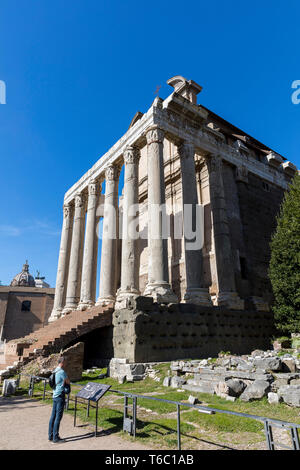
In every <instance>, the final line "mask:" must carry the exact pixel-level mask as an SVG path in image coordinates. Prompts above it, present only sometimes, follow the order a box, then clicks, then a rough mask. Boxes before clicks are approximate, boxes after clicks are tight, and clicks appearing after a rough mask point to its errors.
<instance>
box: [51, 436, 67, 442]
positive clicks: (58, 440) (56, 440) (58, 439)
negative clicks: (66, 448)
mask: <svg viewBox="0 0 300 470" xmlns="http://www.w3.org/2000/svg"><path fill="white" fill-rule="evenodd" d="M62 442H66V440H65V439H61V438H60V437H58V438H57V439H55V440H53V441H52V444H61V443H62Z"/></svg>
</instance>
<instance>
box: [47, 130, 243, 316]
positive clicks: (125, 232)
mask: <svg viewBox="0 0 300 470" xmlns="http://www.w3.org/2000/svg"><path fill="white" fill-rule="evenodd" d="M145 137H146V140H147V174H148V258H149V273H148V283H147V285H146V289H145V291H144V293H143V295H145V296H151V297H153V299H154V301H156V302H160V303H174V302H178V299H177V297H176V295H175V294H174V292H173V291H172V289H171V286H170V284H169V269H168V248H167V239H164V238H163V237H161V236H157V235H159V234H161V232H162V218H161V215H160V214H159V212H158V211H157V210H153V208H154V207H155V206H160V207H165V206H164V204H165V178H164V159H163V141H164V131H163V130H162V129H160V128H159V127H157V126H153V127H150V128H148V129H147V130H146V132H145ZM178 152H179V156H180V161H181V180H182V203H183V207H184V204H190V205H192V210H193V223H195V217H196V206H197V205H198V198H197V183H196V171H195V162H194V154H195V149H194V146H193V144H192V143H191V142H188V141H184V142H182V144H181V145H179V146H178ZM139 156H140V155H139V149H138V148H136V147H134V146H130V147H127V148H126V149H125V151H124V155H123V157H124V167H125V173H124V190H123V193H124V198H123V219H122V259H121V285H120V288H119V290H118V292H116V289H117V280H116V272H117V271H118V270H117V244H118V241H117V234H118V230H119V228H118V217H117V216H116V215H117V211H118V180H119V173H120V170H119V168H118V167H117V166H114V165H110V166H109V167H108V168H107V169H106V171H105V180H106V184H105V202H104V220H103V236H102V255H101V271H100V285H99V298H98V299H97V302H96V305H97V304H98V305H103V304H104V305H105V304H108V303H111V302H115V301H116V307H117V308H121V307H123V306H126V305H127V302H128V300H130V298H132V297H136V296H138V295H140V291H139V265H138V259H139V258H138V245H137V243H138V239H137V237H134V236H132V235H133V233H130V230H129V228H130V227H131V230H132V227H135V230H137V231H138V222H137V221H138V213H137V212H134V211H133V208H134V207H138V203H139V195H138V187H139V184H138V165H139ZM219 160H220V159H219ZM213 161H214V160H213V159H211V160H210V162H213ZM210 164H211V163H210ZM211 175H212V176H211V178H212V188H213V191H214V190H215V191H216V192H215V193H214V192H212V194H211V204H212V212H213V214H214V215H213V217H214V227H215V236H216V256H217V260H218V263H219V266H220V268H221V276H220V287H221V289H223V288H224V289H225V291H226V292H227V293H228V292H234V290H235V289H234V279H233V277H232V276H234V275H233V271H232V276H230V275H228V272H224V269H223V267H224V266H225V265H227V267H228V264H227V261H228V260H227V259H226V256H227V255H228V253H229V251H230V250H229V248H230V247H229V245H228V244H230V239H229V233H228V231H226V230H225V231H224V227H225V225H226V223H225V222H224V217H225V212H226V211H225V207H224V200H222V198H223V199H224V189H223V186H222V181H221V178H222V177H221V171H216V170H215V169H214V167H213V166H211ZM220 192H221V195H220ZM100 193H101V183H100V182H99V181H91V182H90V184H89V186H88V201H87V210H86V227H85V237H84V225H85V206H86V204H85V201H84V197H83V196H82V195H81V194H80V195H77V196H76V198H75V212H74V214H73V208H72V207H71V205H67V206H64V221H63V228H62V237H61V245H60V254H59V262H58V271H57V283H56V294H55V301H54V308H53V312H52V314H51V317H50V320H49V321H53V320H55V319H57V318H59V317H60V316H61V315H64V314H67V313H68V312H70V311H71V310H74V309H76V308H78V309H79V310H85V309H87V308H89V307H91V306H92V305H94V295H93V294H94V290H95V289H94V288H93V282H95V279H94V278H95V261H96V260H95V258H96V253H97V250H96V246H97V243H98V241H97V235H96V218H97V217H96V211H97V205H98V202H99V195H100ZM222 194H223V195H222ZM224 224H225V225H224ZM83 240H84V247H83ZM184 242H185V247H186V248H187V244H188V243H189V242H190V240H187V238H186V236H185V234H184ZM219 266H218V268H219ZM81 267H82V269H81ZM185 268H186V294H185V297H184V301H185V302H193V303H197V304H200V305H211V304H212V303H211V300H210V296H209V292H208V288H207V287H205V286H204V280H203V278H204V276H203V260H202V249H201V248H199V249H198V250H188V249H185ZM222 269H223V270H222ZM224 289H223V290H224Z"/></svg>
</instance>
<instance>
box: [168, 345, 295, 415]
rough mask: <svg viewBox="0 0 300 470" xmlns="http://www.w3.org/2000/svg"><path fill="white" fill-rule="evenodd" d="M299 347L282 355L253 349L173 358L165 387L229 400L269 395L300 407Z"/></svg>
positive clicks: (272, 398)
mask: <svg viewBox="0 0 300 470" xmlns="http://www.w3.org/2000/svg"><path fill="white" fill-rule="evenodd" d="M299 359H300V358H299V351H297V350H296V351H291V353H286V354H282V353H281V354H280V355H278V351H277V350H273V351H261V350H255V351H252V353H251V354H250V355H243V356H234V355H229V354H228V355H225V354H224V355H222V354H219V357H218V358H216V359H211V358H208V359H202V360H193V361H173V362H171V366H170V370H171V373H172V374H173V376H172V377H170V376H168V377H165V379H164V381H163V385H164V386H165V387H172V388H177V387H179V388H181V389H182V390H188V391H191V392H198V393H208V394H212V395H213V394H216V395H217V396H220V397H222V398H225V399H226V400H229V401H235V400H236V399H237V398H240V399H241V400H243V401H252V400H260V399H261V398H263V397H267V398H268V402H269V403H271V404H275V403H280V402H284V403H286V404H288V405H290V406H296V407H300V360H299Z"/></svg>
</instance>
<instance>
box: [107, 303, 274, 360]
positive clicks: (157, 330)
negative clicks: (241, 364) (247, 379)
mask: <svg viewBox="0 0 300 470" xmlns="http://www.w3.org/2000/svg"><path fill="white" fill-rule="evenodd" d="M151 301H152V299H151V298H145V297H139V298H138V299H137V301H136V303H134V305H133V306H132V307H133V308H128V309H122V310H119V311H115V312H114V314H113V326H114V331H113V346H114V357H120V358H122V357H123V358H127V359H128V360H129V362H151V361H170V360H174V359H175V358H176V359H184V358H203V357H208V356H212V357H213V356H216V355H217V354H218V353H219V352H220V351H230V352H232V353H235V354H247V353H249V352H251V351H252V350H253V349H255V348H260V349H268V347H270V337H271V336H272V335H273V334H274V327H273V317H272V314H271V313H269V312H257V311H239V310H226V309H224V308H220V307H200V306H196V305H192V304H176V305H171V306H170V307H167V306H160V307H159V306H158V305H157V304H153V303H152V302H151Z"/></svg>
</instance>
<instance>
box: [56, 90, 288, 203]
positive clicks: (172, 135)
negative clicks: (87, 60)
mask: <svg viewBox="0 0 300 470" xmlns="http://www.w3.org/2000/svg"><path fill="white" fill-rule="evenodd" d="M157 105H158V106H157ZM178 113H183V114H184V117H182V116H181V115H180V114H178ZM206 117H207V112H206V111H205V110H204V109H202V108H201V106H198V105H193V104H192V103H190V102H188V101H187V100H186V99H185V98H183V97H181V96H179V95H177V94H176V93H175V92H174V93H172V94H171V95H170V96H169V97H168V98H166V99H165V100H164V101H162V100H161V101H159V100H157V101H156V102H154V103H153V105H152V107H151V108H150V109H149V110H148V112H147V113H146V114H144V115H143V117H142V118H141V119H139V120H138V121H137V122H136V123H135V124H134V126H133V127H131V128H130V129H129V130H128V131H127V132H126V133H125V134H124V136H123V137H122V138H121V139H120V140H118V142H117V143H116V144H115V145H113V147H111V148H110V150H109V151H108V152H107V153H105V154H104V155H103V156H102V157H101V158H100V159H99V160H98V161H97V162H96V163H95V165H93V166H92V168H90V170H89V171H88V172H87V173H85V174H84V175H83V176H82V178H80V179H79V180H78V182H77V183H75V184H74V185H73V186H72V187H71V188H70V189H69V190H68V191H67V192H66V194H65V203H68V202H69V201H71V200H72V199H74V195H75V193H77V192H82V191H83V190H84V189H85V188H86V187H87V186H88V184H89V181H90V180H91V179H97V178H99V177H100V176H102V175H103V173H104V172H105V170H106V168H107V167H108V166H110V165H112V164H114V163H117V162H118V161H120V159H122V156H123V154H124V150H125V148H126V147H127V146H132V145H135V144H137V145H138V146H144V145H145V144H146V142H145V131H146V129H147V128H149V127H151V126H153V125H158V126H159V127H160V128H162V129H164V130H165V133H166V137H167V138H168V139H170V140H171V141H174V142H175V143H176V142H180V140H185V139H186V138H187V136H188V137H189V139H190V140H191V141H192V142H193V144H194V146H195V149H196V152H197V151H198V152H199V153H200V154H203V153H204V154H210V153H216V152H217V153H219V154H220V155H221V157H222V159H224V160H225V161H228V162H230V163H232V164H233V165H235V166H237V167H239V166H241V165H243V166H245V167H246V168H247V169H248V171H251V172H252V173H254V174H256V175H257V176H260V177H261V178H263V179H266V180H267V181H270V182H271V183H274V184H276V185H278V186H280V187H282V188H284V189H286V188H287V186H288V183H287V181H286V180H285V178H284V173H283V172H284V171H285V169H286V168H291V173H294V172H295V171H296V167H295V166H294V165H293V164H291V162H284V160H283V158H282V157H281V156H280V155H278V154H275V153H274V152H272V151H270V153H269V154H268V156H267V161H269V162H272V165H273V161H276V162H279V159H280V160H281V163H279V167H278V165H276V169H277V170H278V171H277V172H275V173H273V172H272V169H273V167H272V165H271V168H269V165H268V164H266V163H262V162H259V161H256V160H255V159H249V158H247V157H246V156H245V155H243V154H241V152H240V150H241V149H242V150H244V148H247V147H246V145H245V144H243V143H242V146H241V145H237V146H236V145H228V144H226V143H225V141H224V140H225V138H224V135H223V134H222V132H221V131H216V130H214V129H212V128H211V127H210V126H209V124H208V125H207V124H206V122H205V119H206ZM237 142H240V141H239V139H237Z"/></svg>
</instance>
